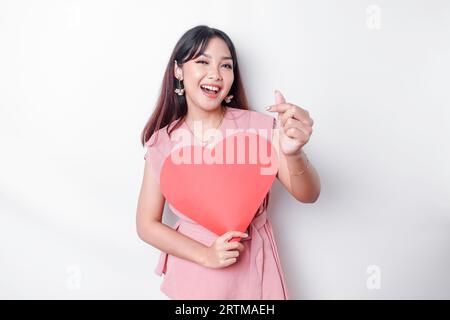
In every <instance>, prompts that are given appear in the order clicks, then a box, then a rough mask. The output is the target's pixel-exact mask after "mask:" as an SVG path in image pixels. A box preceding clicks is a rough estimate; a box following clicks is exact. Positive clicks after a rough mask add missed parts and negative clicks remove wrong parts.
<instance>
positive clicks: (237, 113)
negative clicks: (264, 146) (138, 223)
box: [144, 107, 289, 300]
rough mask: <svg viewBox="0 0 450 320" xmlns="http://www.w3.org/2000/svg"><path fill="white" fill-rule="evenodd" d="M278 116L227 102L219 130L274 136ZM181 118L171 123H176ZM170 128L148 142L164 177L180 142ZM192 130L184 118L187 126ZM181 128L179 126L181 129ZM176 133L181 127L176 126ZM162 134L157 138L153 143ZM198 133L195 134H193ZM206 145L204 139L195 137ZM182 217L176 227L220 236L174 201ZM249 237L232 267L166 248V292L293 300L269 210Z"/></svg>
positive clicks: (201, 236) (199, 236)
mask: <svg viewBox="0 0 450 320" xmlns="http://www.w3.org/2000/svg"><path fill="white" fill-rule="evenodd" d="M274 121H275V118H273V117H271V116H268V115H265V114H262V113H259V112H256V111H252V110H241V109H235V108H231V107H227V112H226V114H225V117H224V120H223V121H222V124H221V126H220V127H219V129H220V130H221V131H222V134H223V136H224V137H225V135H226V134H227V132H226V129H231V128H233V129H238V128H240V129H244V130H247V129H249V128H253V129H256V130H258V129H266V130H268V132H269V133H268V136H267V137H266V138H268V139H269V140H271V139H272V129H273V128H274ZM174 124H175V122H173V123H171V124H170V125H171V126H172V125H174ZM166 128H167V126H166V127H164V128H162V129H160V130H158V131H157V132H155V134H153V135H152V137H151V138H150V139H149V141H148V142H147V143H146V146H147V152H146V154H145V156H144V159H145V160H146V161H150V162H151V167H152V170H153V174H154V176H155V178H156V179H157V181H158V182H159V175H160V171H161V167H162V164H163V161H164V159H165V158H166V157H167V156H169V154H170V152H171V151H172V148H173V146H174V145H175V144H177V143H178V142H177V141H171V140H170V137H169V136H168V134H167V132H166ZM179 128H185V129H187V126H186V124H185V123H184V122H183V124H182V125H181V127H179ZM175 130H177V129H175ZM173 132H175V131H173ZM156 136H157V139H156V143H155V144H154V145H152V146H150V144H151V143H153V142H154V141H155V138H156ZM192 137H193V136H192ZM192 142H193V143H194V144H200V143H199V141H198V140H193V141H192ZM168 206H169V208H170V210H171V211H172V212H173V213H175V214H176V215H177V216H178V217H179V220H178V221H177V222H176V224H175V225H174V226H173V227H172V228H173V229H174V230H176V231H178V232H180V233H182V234H184V235H186V236H188V237H190V238H192V239H194V240H196V241H199V242H201V243H203V244H204V245H207V246H210V245H211V244H212V243H213V242H214V240H215V239H216V238H217V237H218V236H217V235H216V234H215V233H213V232H211V231H209V230H208V229H206V228H205V227H203V226H202V225H200V224H198V223H197V222H195V221H193V220H192V219H190V218H188V217H187V216H185V215H183V213H181V212H179V211H178V210H176V209H175V208H174V207H172V205H171V204H170V203H168ZM247 232H248V234H249V237H248V238H245V239H242V241H241V242H242V244H243V245H244V247H245V249H244V251H243V252H242V253H241V254H240V255H239V257H238V260H237V262H236V263H234V264H232V265H231V266H228V267H226V268H220V269H212V268H206V267H203V266H201V265H198V264H196V263H194V262H191V261H189V260H185V259H181V258H178V257H176V256H173V255H169V254H167V253H165V252H161V255H160V259H159V262H158V265H157V267H156V269H155V273H156V274H157V275H160V276H161V275H162V274H165V276H164V280H163V282H162V284H161V291H162V292H164V293H165V294H166V295H167V296H168V297H169V298H172V299H227V300H231V299H252V300H254V299H257V300H259V299H264V300H266V299H274V300H275V299H276V300H287V299H289V292H288V289H287V287H286V282H285V279H284V273H283V270H282V267H281V263H280V258H279V255H278V250H277V245H276V242H275V237H274V235H273V230H272V226H271V224H270V222H269V220H268V219H267V210H264V211H263V212H261V213H260V214H259V215H257V216H255V218H254V219H253V221H252V223H251V224H250V226H249V228H248V230H247Z"/></svg>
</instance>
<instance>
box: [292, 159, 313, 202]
mask: <svg viewBox="0 0 450 320" xmlns="http://www.w3.org/2000/svg"><path fill="white" fill-rule="evenodd" d="M286 163H287V169H288V171H289V176H290V179H289V181H290V185H291V190H292V195H293V196H294V197H295V198H296V199H298V200H300V201H302V202H305V203H312V202H315V201H316V200H317V198H318V197H319V194H320V178H319V174H318V173H317V171H316V169H315V168H314V167H313V165H312V163H310V162H309V160H308V158H307V156H306V154H305V153H304V152H303V150H301V151H300V152H299V153H298V154H295V155H291V156H286Z"/></svg>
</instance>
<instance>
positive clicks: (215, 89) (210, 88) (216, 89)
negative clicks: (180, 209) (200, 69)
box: [201, 85, 219, 92]
mask: <svg viewBox="0 0 450 320" xmlns="http://www.w3.org/2000/svg"><path fill="white" fill-rule="evenodd" d="M201 87H202V88H206V89H209V90H213V91H215V92H218V91H219V88H217V87H213V86H205V85H203V86H201Z"/></svg>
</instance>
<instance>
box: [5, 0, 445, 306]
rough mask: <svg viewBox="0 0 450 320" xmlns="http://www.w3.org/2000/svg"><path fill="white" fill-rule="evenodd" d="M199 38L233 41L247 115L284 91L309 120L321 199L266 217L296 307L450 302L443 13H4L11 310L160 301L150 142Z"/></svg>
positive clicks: (282, 4)
mask: <svg viewBox="0 0 450 320" xmlns="http://www.w3.org/2000/svg"><path fill="white" fill-rule="evenodd" d="M198 24H207V25H209V26H211V27H216V28H219V29H221V30H223V31H225V32H226V33H227V34H228V35H229V36H230V37H231V39H232V40H233V42H234V44H235V46H236V49H237V52H238V57H239V62H240V65H241V70H242V76H243V78H244V81H245V86H246V89H247V93H248V95H249V99H250V103H251V106H252V109H254V110H259V111H261V112H264V113H266V111H264V108H265V107H266V106H268V105H270V104H273V103H274V96H273V90H274V89H279V90H280V91H281V92H282V93H283V94H284V95H285V97H286V99H287V101H288V102H291V103H294V104H297V105H298V106H300V107H303V108H305V109H307V110H308V111H309V112H310V114H311V117H312V118H313V119H314V120H315V124H314V133H313V135H312V137H311V140H310V142H309V143H308V144H307V146H305V152H306V153H307V154H308V155H309V159H310V160H311V162H312V163H313V164H314V166H315V167H316V169H317V170H318V172H319V174H320V177H321V182H322V192H321V195H320V198H319V200H318V201H317V202H316V203H313V204H303V203H300V202H298V201H296V200H295V199H294V198H293V197H292V196H291V195H290V194H289V193H288V192H287V191H286V190H285V189H284V188H283V187H282V186H281V184H280V183H279V182H278V181H276V183H275V184H274V186H273V187H272V191H273V192H272V196H271V202H270V206H269V217H270V219H271V221H272V223H273V226H274V231H275V237H276V240H277V243H278V247H279V252H280V256H281V261H282V265H283V268H284V271H285V275H286V280H287V282H288V286H289V290H290V292H291V298H293V299H348V298H354V299H403V298H411V299H416V298H425V299H430V298H446V299H448V298H450V272H449V270H450V254H449V252H450V232H449V231H450V203H449V201H450V194H449V193H450V169H449V165H448V164H449V163H450V150H449V142H448V139H449V137H450V126H449V122H450V121H449V120H450V111H449V102H450V93H449V90H448V86H449V74H450V60H449V57H450V42H449V40H448V39H450V3H449V2H448V1H444V0H443V1H425V0H422V1H356V0H354V1H349V0H347V1H332V0H329V1H298V0H296V1H274V0H273V1H261V0H257V1H256V0H255V1H237V0H235V1H211V0H208V1H189V2H187V1H159V2H157V1H106V0H105V1H56V0H55V1H12V0H11V1H5V0H1V1H0V146H1V156H0V164H1V165H0V297H1V298H6V299H11V298H32V299H35V298H39V299H47V298H58V299H71V298H74V299H79V298H87V299H98V298H102V299H103V298H113V299H116V298H117V299H118V298H124V299H132V298H137V299H165V296H164V295H163V294H162V293H161V292H160V291H159V285H160V283H161V280H162V278H160V277H158V276H157V275H156V274H155V273H154V269H155V266H156V264H157V261H158V258H159V250H157V249H155V248H153V247H151V246H150V245H148V244H146V243H144V242H143V241H141V240H140V239H139V238H138V236H137V234H136V230H135V213H136V206H137V198H138V192H139V187H140V183H141V179H142V173H143V167H144V159H143V155H144V149H143V148H142V146H141V145H140V142H139V137H140V133H141V130H142V128H143V126H144V125H145V122H146V121H147V119H148V117H149V116H150V114H151V112H152V111H153V108H154V105H155V103H156V99H157V95H158V93H159V90H160V86H161V82H162V76H163V72H164V68H165V66H166V64H167V62H168V58H169V56H170V54H171V52H172V49H173V47H174V45H175V43H176V41H177V40H178V39H179V37H181V35H182V34H183V33H184V32H185V31H186V30H188V29H189V28H191V27H193V26H195V25H198ZM164 220H165V222H167V223H173V215H172V214H171V213H170V212H169V211H168V210H166V212H165V217H164ZM370 266H375V267H370ZM371 268H374V269H371ZM373 270H375V273H373V272H374V271H373ZM371 283H378V284H380V285H381V286H380V287H379V288H378V289H377V287H375V288H374V287H373V286H371V285H370V284H371Z"/></svg>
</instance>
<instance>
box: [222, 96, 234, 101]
mask: <svg viewBox="0 0 450 320" xmlns="http://www.w3.org/2000/svg"><path fill="white" fill-rule="evenodd" d="M232 98H233V96H232V95H229V96H226V97H225V99H224V100H225V102H226V103H230V101H231V99H232Z"/></svg>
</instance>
